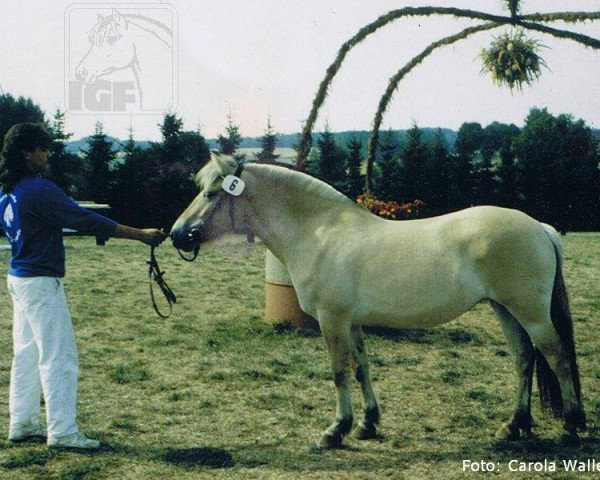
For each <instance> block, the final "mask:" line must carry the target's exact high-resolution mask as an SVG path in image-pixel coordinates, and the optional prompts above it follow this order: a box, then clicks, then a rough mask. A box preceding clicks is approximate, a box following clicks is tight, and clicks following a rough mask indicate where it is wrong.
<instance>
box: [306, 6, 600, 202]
mask: <svg viewBox="0 0 600 480" xmlns="http://www.w3.org/2000/svg"><path fill="white" fill-rule="evenodd" d="M503 3H504V5H505V8H506V10H508V12H509V14H510V15H506V16H501V15H493V14H489V13H486V12H479V11H474V10H463V9H458V8H454V7H430V6H426V7H416V8H415V7H405V8H401V9H397V10H392V11H390V12H388V13H386V14H384V15H382V16H380V17H379V18H377V19H376V20H374V21H373V22H371V23H369V24H368V25H365V26H363V27H362V28H361V29H360V30H359V31H358V32H357V33H356V34H355V35H354V36H352V37H351V38H350V39H348V40H347V41H346V42H344V43H343V44H342V46H341V47H340V48H339V50H338V52H337V55H336V57H335V59H334V61H333V63H332V64H331V65H330V66H329V67H328V68H327V70H326V73H325V77H324V78H323V80H322V81H321V83H320V85H319V88H318V90H317V93H316V95H315V98H314V100H313V103H312V107H311V110H310V112H309V115H308V118H307V120H306V122H304V127H303V129H302V133H301V138H300V144H299V146H298V160H297V165H298V169H300V170H302V169H303V168H304V166H305V163H306V160H307V158H308V155H309V153H310V147H311V141H312V137H311V132H312V128H313V126H314V124H315V122H316V120H317V115H318V112H319V109H320V108H321V106H322V105H323V102H324V101H325V99H326V98H327V92H328V89H329V87H330V85H331V82H332V81H333V79H334V77H335V75H336V74H337V73H338V72H339V70H340V68H341V66H342V64H343V62H344V60H345V58H346V56H347V55H348V53H349V52H351V51H352V49H353V48H354V47H356V46H357V45H359V44H360V43H361V42H362V41H364V40H365V39H366V38H367V37H368V36H370V35H372V34H374V33H375V32H377V31H378V30H380V29H381V28H383V27H384V26H386V25H387V24H389V23H391V22H394V21H396V20H399V19H403V18H406V17H415V16H420V17H430V16H452V17H456V18H468V19H471V20H476V21H479V22H483V23H480V24H479V25H475V26H471V27H467V28H465V29H464V30H462V31H460V32H458V33H457V34H454V35H450V36H448V37H444V38H441V39H439V40H437V41H435V42H433V43H431V44H429V45H428V46H427V47H426V48H425V49H424V50H423V51H421V52H420V53H419V54H417V55H416V56H414V57H413V58H412V59H410V60H409V61H408V62H407V63H406V65H404V66H403V67H402V68H401V69H400V70H398V72H397V73H396V74H394V75H393V76H392V77H391V78H390V80H389V83H388V86H387V88H386V90H385V92H384V94H383V95H382V97H381V99H380V101H379V105H378V107H377V111H376V113H375V118H374V120H373V129H372V133H371V137H370V139H369V145H368V150H367V169H366V170H367V173H366V178H367V181H366V183H367V190H369V189H370V188H371V174H372V170H373V164H374V162H375V154H376V151H377V143H378V138H379V128H380V126H381V124H382V119H383V115H384V114H385V112H386V110H387V107H388V105H389V103H390V101H391V99H392V97H393V94H394V92H395V90H396V88H397V87H398V84H399V82H400V81H401V80H402V79H403V78H404V77H405V76H406V75H407V74H408V73H409V72H411V71H412V70H413V69H414V68H415V67H417V66H418V65H420V64H421V63H422V62H423V61H424V60H425V59H426V58H427V57H428V56H429V55H431V54H432V53H433V52H434V51H435V50H437V49H438V48H440V47H444V46H448V45H452V44H454V43H456V42H459V41H461V40H464V39H466V38H467V37H469V36H471V35H474V34H476V33H479V32H484V31H489V30H492V29H495V28H498V27H501V26H504V25H510V26H512V27H514V29H515V32H516V33H514V35H513V36H507V35H505V36H503V38H502V39H498V38H495V39H494V40H493V42H492V47H493V48H490V49H487V50H485V49H484V50H482V54H481V58H482V59H483V61H484V70H487V71H488V72H490V73H492V75H493V78H494V80H495V81H496V82H497V83H499V84H508V85H509V86H510V87H511V88H512V87H513V86H514V85H515V84H516V85H517V86H518V87H519V88H520V87H521V86H522V84H524V83H525V84H531V83H532V80H535V79H536V78H538V77H539V75H540V73H541V69H540V66H543V65H545V64H544V61H543V59H542V58H541V57H540V56H539V55H538V54H537V51H538V50H539V47H540V45H539V43H538V42H536V41H535V40H528V39H527V38H525V37H524V35H523V33H522V31H524V30H533V31H538V32H543V33H545V34H549V35H552V36H554V37H556V38H559V39H569V40H573V41H575V42H578V43H580V44H582V45H584V46H587V47H592V48H595V49H600V40H598V39H596V38H593V37H589V36H587V35H583V34H580V33H576V32H571V31H569V30H564V29H556V28H553V27H550V26H549V25H548V24H549V23H553V22H566V23H577V22H585V21H586V20H591V21H595V20H599V19H600V16H598V15H597V14H596V13H595V12H553V13H534V14H531V15H525V14H522V12H521V0H504V1H503ZM499 40H503V41H504V40H507V41H504V42H501V41H499ZM516 44H518V45H517V46H518V48H517V49H514V48H513V47H514V46H515V45H516ZM499 46H500V48H501V50H500V53H502V55H500V54H494V52H496V48H497V47H499ZM511 50H516V51H515V52H511ZM490 52H492V53H490ZM521 53H524V54H525V55H522V56H521V57H519V55H520V54H521ZM506 59H511V60H512V64H511V65H510V66H511V68H504V69H500V70H498V69H496V68H495V67H497V65H496V64H497V63H501V62H502V61H506ZM514 65H516V66H517V68H516V70H517V71H518V73H517V71H515V68H514ZM497 72H500V74H499V75H498V74H497ZM515 76H516V78H515Z"/></svg>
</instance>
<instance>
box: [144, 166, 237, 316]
mask: <svg viewBox="0 0 600 480" xmlns="http://www.w3.org/2000/svg"><path fill="white" fill-rule="evenodd" d="M243 169H244V165H243V164H241V163H240V164H239V165H238V168H237V169H236V171H235V173H234V175H233V176H234V177H236V178H237V179H238V180H239V177H240V175H241V174H242V170H243ZM231 187H233V188H231ZM235 187H236V185H235V184H233V185H230V188H229V191H228V190H225V189H224V188H222V189H221V191H220V192H218V193H216V194H215V196H216V197H217V198H216V199H215V200H214V201H213V203H212V204H211V205H210V206H209V211H208V213H207V215H206V216H205V219H204V221H203V222H202V223H200V224H199V225H198V227H202V226H203V225H204V224H205V223H206V221H207V220H210V219H211V218H212V217H213V215H214V214H215V212H216V211H217V208H218V207H219V205H220V204H221V202H222V201H223V198H225V194H227V196H228V197H231V198H230V202H229V219H230V220H231V225H232V227H233V230H234V231H235V212H234V203H235V202H234V201H233V197H234V196H236V195H234V193H231V192H233V189H235ZM238 195H239V194H238ZM198 227H197V228H195V229H193V230H192V231H191V232H190V233H188V238H189V239H190V240H192V241H194V240H198V235H199V233H200V228H198ZM177 251H178V252H179V256H180V257H181V258H182V259H183V260H185V261H186V262H193V261H194V260H195V259H196V257H197V256H198V252H199V251H200V245H199V244H198V245H197V246H196V247H194V253H193V255H192V256H191V257H186V256H185V255H184V254H183V253H182V252H181V250H179V249H177ZM146 263H147V264H148V277H149V278H150V298H151V299H152V306H153V307H154V311H155V312H156V313H157V314H158V316H159V317H161V318H169V317H170V316H171V314H172V313H173V304H174V303H177V297H176V296H175V294H174V293H173V290H171V287H169V285H167V282H166V281H165V279H164V278H163V275H164V274H165V272H164V271H161V270H160V267H159V265H158V262H157V261H156V256H155V255H154V247H150V260H148V261H146ZM154 282H155V283H156V284H157V285H158V286H159V288H160V290H161V291H162V293H163V295H164V297H165V299H166V300H167V303H168V304H169V313H167V314H165V313H162V312H161V311H160V309H159V308H158V304H157V303H156V297H155V296H154Z"/></svg>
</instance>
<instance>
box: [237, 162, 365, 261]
mask: <svg viewBox="0 0 600 480" xmlns="http://www.w3.org/2000/svg"><path fill="white" fill-rule="evenodd" d="M247 170H248V173H249V175H248V186H247V189H248V192H249V204H250V206H249V208H250V212H249V214H248V222H249V223H250V227H251V228H252V230H253V231H254V233H255V234H256V235H257V236H258V237H259V238H260V239H261V240H262V241H263V243H264V244H265V245H266V246H267V247H268V248H269V249H270V250H271V251H272V252H273V253H275V255H277V256H278V257H280V258H282V257H285V255H286V252H289V251H294V250H297V249H298V248H302V245H306V246H308V245H311V244H312V246H313V247H314V242H319V241H321V240H322V239H323V238H324V236H326V235H327V231H328V230H333V229H336V228H342V229H343V228H344V224H348V225H352V224H353V223H354V224H356V223H358V222H360V221H361V220H364V219H365V217H366V216H367V217H368V214H366V212H365V211H363V210H362V209H361V208H360V207H358V206H356V205H355V204H353V203H352V202H351V201H349V200H347V199H345V198H344V197H343V196H342V195H341V194H339V193H338V192H335V191H334V190H333V189H328V188H323V187H322V186H321V185H319V184H316V183H315V184H312V185H311V182H304V181H302V180H301V181H298V177H296V175H293V174H291V172H288V171H287V170H285V169H280V168H275V167H267V166H261V165H249V166H248V167H247ZM290 174H291V175H290ZM315 182H316V181H315ZM365 214H366V215H365Z"/></svg>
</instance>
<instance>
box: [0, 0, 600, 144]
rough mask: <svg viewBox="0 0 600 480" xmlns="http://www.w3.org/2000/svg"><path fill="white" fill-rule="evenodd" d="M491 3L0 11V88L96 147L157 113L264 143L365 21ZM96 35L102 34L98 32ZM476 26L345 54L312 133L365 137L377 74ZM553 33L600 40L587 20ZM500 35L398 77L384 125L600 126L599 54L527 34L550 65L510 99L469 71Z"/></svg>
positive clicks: (383, 33)
mask: <svg viewBox="0 0 600 480" xmlns="http://www.w3.org/2000/svg"><path fill="white" fill-rule="evenodd" d="M503 4H504V2H502V1H501V0H452V1H441V0H430V1H423V0H410V1H407V0H395V1H392V0H198V1H183V0H170V1H169V2H158V1H155V2H138V3H127V2H120V1H115V2H100V3H73V2H71V1H61V0H50V1H41V0H30V1H28V2H14V1H9V0H0V5H1V6H2V12H3V15H2V28H0V45H2V48H0V87H1V89H2V92H4V93H10V94H11V95H13V96H21V95H23V96H26V97H30V98H32V99H33V100H34V101H35V102H36V103H38V104H39V105H41V107H42V108H43V109H44V111H45V112H46V113H47V116H48V118H50V117H51V116H52V113H53V112H54V111H55V110H56V109H57V108H59V109H61V110H64V111H66V112H67V113H66V127H67V131H68V132H71V133H73V138H74V139H77V138H80V137H82V136H85V135H89V134H91V133H92V132H93V130H94V125H95V123H96V122H97V121H101V122H102V123H103V125H104V130H105V132H106V133H108V134H109V135H113V136H116V137H119V138H125V137H126V136H127V129H128V128H129V127H131V128H133V131H134V136H135V138H136V139H138V140H143V139H150V140H157V139H159V138H160V131H159V129H158V124H159V123H160V121H161V118H162V115H163V114H164V112H165V111H169V112H174V113H176V114H177V115H178V116H180V117H181V118H183V120H184V126H185V129H188V130H196V129H200V131H201V132H202V134H203V135H204V136H205V137H208V138H213V137H215V136H217V135H218V134H219V133H222V132H223V131H224V128H225V125H226V123H227V118H228V115H231V117H232V119H233V121H234V122H235V123H236V124H238V125H239V126H240V131H241V133H242V135H244V136H260V135H262V134H263V133H264V131H265V129H266V125H267V121H268V119H270V121H271V124H272V125H273V128H274V130H275V131H276V132H279V133H295V132H298V131H300V129H301V127H302V122H303V121H304V120H305V119H306V117H307V116H308V113H309V111H310V106H311V104H312V101H313V99H314V96H315V94H316V91H317V88H318V86H319V83H320V82H321V80H322V78H323V76H324V75H325V71H326V69H327V67H328V66H329V65H330V64H331V63H332V61H333V59H334V58H335V55H336V53H337V50H338V49H339V47H340V46H341V44H342V43H343V42H344V41H346V40H347V39H349V38H350V37H352V36H353V35H354V34H355V33H356V32H357V31H358V30H359V29H360V28H361V27H362V26H364V25H366V24H368V23H370V22H372V21H373V20H375V19H376V18H377V17H378V16H380V15H382V14H384V13H386V12H388V11H390V10H394V9H398V8H402V7H406V6H425V5H436V6H446V7H448V6H453V7H457V8H469V9H475V10H480V11H485V12H489V13H495V14H503V13H506V11H505V10H504V7H503ZM522 5H523V11H524V13H534V12H549V11H576V10H586V11H600V0H568V1H565V0H555V1H553V0H523V3H522ZM103 19H104V20H103ZM107 19H108V20H107ZM111 19H112V20H114V22H113V23H111V22H110V20H111ZM119 19H120V20H119ZM102 22H104V23H102ZM115 22H116V23H115ZM104 24H106V25H108V27H107V28H105V29H102V28H101V26H102V25H104ZM474 24H475V23H474V22H471V21H467V20H457V19H454V18H450V17H444V18H431V17H428V18H420V17H413V18H408V19H402V20H397V21H395V22H393V23H391V24H389V25H387V26H386V27H385V28H383V29H381V30H380V31H378V32H377V33H375V34H373V35H371V36H370V37H368V38H367V39H366V40H365V41H364V42H362V43H361V44H360V45H358V46H357V47H356V48H354V49H353V50H352V51H351V52H350V53H349V55H348V57H347V59H346V61H345V63H344V64H343V66H342V68H341V70H340V72H339V73H338V75H337V76H336V78H335V80H334V82H333V83H332V85H331V87H330V91H329V96H328V98H327V101H326V102H325V104H324V105H323V107H322V109H321V111H320V114H319V119H318V121H317V125H316V129H317V130H320V129H322V128H323V127H324V125H325V123H328V124H329V127H330V128H331V129H332V130H333V131H344V130H370V128H371V125H372V121H373V116H374V114H375V111H376V107H377V104H378V102H379V99H380V97H381V95H382V94H383V92H384V90H385V88H386V86H387V83H388V80H389V78H390V77H391V76H392V75H393V74H394V73H395V72H396V71H397V70H399V69H400V68H401V67H402V66H404V64H405V63H406V62H407V61H408V60H409V59H410V58H412V57H413V56H415V55H416V54H418V53H419V52H420V51H421V50H422V49H423V48H425V47H426V46H427V45H428V44H430V43H431V42H432V41H435V40H437V39H440V38H442V37H444V36H447V35H450V34H453V33H456V32H458V31H460V30H462V29H463V28H466V27H467V26H470V25H474ZM115 25H117V26H116V27H115ZM99 26H100V27H99ZM555 26H556V27H559V28H564V27H568V28H569V29H570V30H573V31H578V32H581V33H585V34H587V35H590V36H593V37H596V38H600V21H598V22H595V23H593V22H588V23H587V24H584V25H575V26H572V25H562V24H556V25H555ZM94 27H96V28H95V30H96V31H97V32H99V33H97V34H96V36H94V35H93V32H94ZM111 28H112V30H111ZM125 30H126V31H125ZM506 31H509V29H508V28H504V27H502V28H499V29H496V30H494V31H492V32H490V33H481V34H477V35H474V36H473V37H472V38H469V39H467V40H464V41H461V42H459V43H457V44H455V45H453V46H450V47H444V48H441V49H438V50H437V51H436V52H435V53H433V54H432V55H431V56H430V57H429V58H428V59H426V60H425V61H424V62H423V63H422V64H421V65H420V66H419V67H417V68H416V69H415V70H414V71H412V72H411V73H410V74H409V75H408V76H407V77H406V78H405V79H403V80H402V82H401V83H400V85H399V88H398V90H397V92H396V93H395V95H394V98H393V101H392V103H391V104H390V107H389V109H388V112H387V114H386V116H385V119H384V122H383V125H382V127H383V128H386V129H387V128H394V129H405V128H410V127H411V125H412V124H413V123H417V124H418V125H419V126H421V127H447V128H452V129H458V128H459V127H460V125H461V124H462V123H463V122H465V121H476V122H480V123H481V124H482V125H484V126H485V125H487V124H489V123H491V122H492V121H500V122H504V123H515V124H517V125H523V122H524V119H525V117H526V116H527V113H528V111H529V110H530V109H531V108H532V107H545V108H548V110H549V111H550V112H551V113H553V114H560V113H569V114H572V115H574V116H575V118H582V119H583V120H585V121H586V123H587V124H588V125H589V126H591V127H593V128H600V82H598V76H599V74H600V51H595V50H593V49H591V48H585V47H583V46H581V45H579V44H577V43H575V42H572V41H569V40H560V41H559V40H556V39H554V38H553V37H549V36H546V35H544V34H540V33H537V32H532V33H531V34H530V37H532V38H534V39H537V40H539V41H541V43H542V44H543V45H544V47H545V48H544V49H543V51H542V56H543V58H544V59H545V60H546V63H547V65H548V69H547V70H544V72H543V74H542V76H541V77H540V79H539V80H538V81H537V82H535V83H534V84H533V86H532V87H525V89H524V90H523V92H519V91H513V92H511V91H510V90H508V89H507V88H500V87H498V86H496V85H495V84H494V83H493V82H492V81H491V79H490V77H489V76H488V75H486V74H482V73H481V62H480V60H479V59H478V55H479V52H480V51H481V49H482V48H484V47H488V46H489V44H490V41H491V39H492V36H493V35H498V34H501V33H504V32H506ZM90 32H92V36H89V35H90ZM124 34H125V36H124ZM90 39H92V40H95V42H96V46H95V47H92V44H91V43H90ZM98 45H99V46H98ZM133 60H135V62H134V67H133V68H131V67H130V66H128V65H131V62H132V61H133ZM122 67H123V68H122ZM94 81H95V83H94Z"/></svg>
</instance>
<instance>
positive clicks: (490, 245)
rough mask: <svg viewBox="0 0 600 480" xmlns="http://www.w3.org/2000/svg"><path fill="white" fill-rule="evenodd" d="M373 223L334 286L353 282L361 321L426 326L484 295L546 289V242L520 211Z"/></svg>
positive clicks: (550, 264) (550, 260) (508, 296)
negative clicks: (365, 240) (367, 240)
mask: <svg viewBox="0 0 600 480" xmlns="http://www.w3.org/2000/svg"><path fill="white" fill-rule="evenodd" d="M375 227H376V230H377V232H376V233H377V234H376V235H375V236H373V235H369V237H370V239H371V241H370V243H372V245H369V246H368V247H365V251H364V252H362V254H360V255H357V257H359V256H360V257H361V258H362V260H358V263H357V259H358V258H357V259H355V260H354V261H353V262H350V261H348V263H353V264H354V268H353V269H350V268H349V270H348V272H346V275H345V276H344V278H345V279H347V280H344V279H342V278H340V281H339V283H337V285H338V286H339V285H340V284H345V283H346V282H351V283H353V284H354V287H355V288H351V289H350V291H352V292H353V295H356V298H357V299H358V300H359V301H358V302H357V303H356V305H359V306H360V310H361V311H360V313H359V314H358V317H363V318H362V320H361V323H364V324H371V325H374V324H384V325H386V326H391V327H394V326H396V327H400V328H413V327H430V326H434V325H437V324H441V323H444V322H446V321H449V320H451V319H452V318H455V317H457V316H459V315H460V314H461V313H463V312H464V311H466V310H468V309H469V308H470V307H472V306H473V305H474V304H476V303H478V302H479V301H482V300H486V299H490V300H495V301H498V302H499V303H510V302H511V301H513V300H514V299H516V298H518V297H520V296H521V294H524V295H525V296H531V295H532V294H533V293H531V292H538V293H539V292H543V294H544V295H549V293H550V292H551V288H552V278H553V275H554V268H555V258H554V256H553V248H552V245H551V242H550V241H549V240H548V237H547V235H546V233H545V229H544V227H543V226H542V224H540V223H539V222H537V221H536V220H534V219H532V218H531V217H529V216H527V215H526V214H524V213H522V212H520V211H517V210H510V209H505V208H499V207H488V206H482V207H473V208H469V209H465V210H462V211H459V212H454V213H451V214H447V215H442V216H439V217H434V218H430V219H422V220H415V221H405V222H380V223H379V224H376V225H375ZM375 245H377V248H375ZM540 279H541V280H540ZM337 291H338V295H339V293H340V290H339V288H338V290H337Z"/></svg>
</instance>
